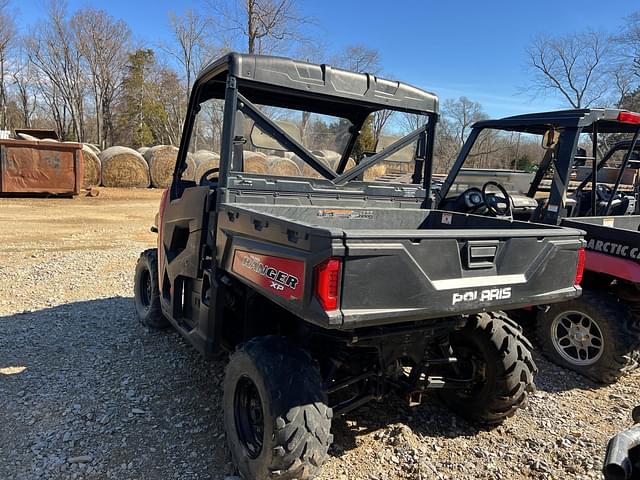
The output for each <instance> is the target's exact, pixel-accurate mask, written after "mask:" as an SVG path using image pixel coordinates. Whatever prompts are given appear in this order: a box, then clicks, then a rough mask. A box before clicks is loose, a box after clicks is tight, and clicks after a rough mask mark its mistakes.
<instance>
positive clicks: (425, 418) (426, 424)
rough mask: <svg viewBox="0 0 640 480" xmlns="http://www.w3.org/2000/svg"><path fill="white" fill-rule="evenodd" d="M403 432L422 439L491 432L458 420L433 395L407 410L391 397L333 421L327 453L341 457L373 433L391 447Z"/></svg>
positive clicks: (485, 428)
mask: <svg viewBox="0 0 640 480" xmlns="http://www.w3.org/2000/svg"><path fill="white" fill-rule="evenodd" d="M405 428H409V429H411V431H412V432H413V433H414V434H417V435H420V436H422V437H434V438H442V437H445V438H456V437H460V436H473V435H476V434H477V433H479V432H480V431H489V430H491V428H490V427H489V428H487V427H483V426H480V425H476V424H472V423H469V422H467V421H466V420H464V419H462V418H460V417H459V416H458V415H456V414H455V413H453V412H452V411H451V410H449V409H448V408H447V407H446V406H445V405H443V404H442V403H441V402H440V401H439V400H438V398H437V397H436V396H435V395H426V396H425V397H424V400H423V403H422V405H420V406H417V407H409V406H407V405H406V404H405V403H404V402H403V401H402V399H400V398H399V397H397V396H395V395H391V396H389V397H388V398H386V399H385V400H384V401H383V402H380V403H378V402H374V403H371V404H369V405H365V406H364V407H361V408H360V409H358V410H356V411H354V412H352V413H350V414H347V415H346V416H345V417H343V418H338V419H334V421H333V433H334V439H335V443H334V445H333V446H332V448H331V450H330V453H331V454H332V455H333V456H340V455H342V453H344V451H347V450H351V449H353V448H355V447H356V446H357V439H358V437H359V436H363V435H367V434H372V433H373V435H374V438H376V439H378V440H381V441H383V442H391V443H394V442H397V438H403V429H405ZM398 436H399V437H398ZM394 444H395V443H394Z"/></svg>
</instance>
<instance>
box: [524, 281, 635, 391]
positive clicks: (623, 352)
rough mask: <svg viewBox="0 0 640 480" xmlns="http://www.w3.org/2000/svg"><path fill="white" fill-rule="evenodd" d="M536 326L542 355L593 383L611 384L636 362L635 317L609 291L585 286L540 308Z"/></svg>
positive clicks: (627, 307) (624, 304)
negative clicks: (565, 299) (544, 309)
mask: <svg viewBox="0 0 640 480" xmlns="http://www.w3.org/2000/svg"><path fill="white" fill-rule="evenodd" d="M536 329H537V337H538V341H539V343H540V345H541V346H542V351H543V353H544V354H545V356H547V357H548V358H549V359H550V360H551V361H553V362H554V363H556V364H558V365H560V366H562V367H565V368H568V369H570V370H574V371H576V372H578V373H580V374H582V375H584V376H585V377H588V378H590V379H592V380H595V381H596V382H600V383H613V382H615V381H616V380H617V379H618V378H620V377H621V376H622V375H624V374H625V373H627V372H629V371H631V370H633V369H634V368H636V367H637V366H638V348H639V342H640V328H639V327H638V319H637V318H636V317H635V315H634V314H633V311H632V309H631V308H630V306H629V305H628V304H626V303H624V302H621V301H620V300H619V299H617V298H616V297H615V296H613V295H610V294H607V293H600V292H596V291H594V290H585V291H584V293H583V294H582V296H581V297H580V298H577V299H575V300H571V301H569V302H565V303H561V304H557V305H552V306H551V308H550V309H549V310H548V311H547V312H541V313H540V315H539V316H538V321H537V326H536Z"/></svg>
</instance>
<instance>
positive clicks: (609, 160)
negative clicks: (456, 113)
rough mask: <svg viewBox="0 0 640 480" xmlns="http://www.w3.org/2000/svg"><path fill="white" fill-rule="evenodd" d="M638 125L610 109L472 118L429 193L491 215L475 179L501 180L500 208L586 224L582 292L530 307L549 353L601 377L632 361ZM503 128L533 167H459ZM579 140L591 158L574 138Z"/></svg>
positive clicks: (638, 299)
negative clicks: (534, 160)
mask: <svg viewBox="0 0 640 480" xmlns="http://www.w3.org/2000/svg"><path fill="white" fill-rule="evenodd" d="M639 133H640V114H637V113H632V112H627V111H623V110H610V109H587V110H567V111H558V112H547V113H536V114H528V115H518V116H515V117H508V118H504V119H501V120H488V121H482V122H478V123H477V124H475V125H474V126H473V128H472V131H471V133H470V135H469V138H468V139H467V141H466V143H465V145H464V146H463V148H462V150H461V151H460V154H459V155H458V158H457V160H456V162H455V164H454V166H453V168H452V169H451V172H450V173H449V175H448V177H447V179H446V180H445V182H444V184H443V187H442V188H441V189H440V191H439V192H438V194H437V197H438V201H437V205H438V207H439V208H443V209H451V210H453V211H457V212H467V213H468V212H473V213H488V214H493V213H494V212H493V210H495V208H496V207H495V205H494V204H492V203H491V202H493V201H494V198H493V197H490V198H488V199H487V202H488V203H487V202H485V199H486V197H485V196H484V195H483V191H482V190H481V189H480V188H479V187H480V185H481V183H483V182H487V181H494V180H500V179H501V178H508V179H509V180H508V181H507V182H504V186H503V188H500V190H501V192H502V193H500V194H499V195H498V198H499V205H498V207H497V208H498V209H499V210H500V213H501V214H502V215H506V216H508V217H513V218H515V219H518V220H528V221H531V222H543V223H547V224H554V225H555V224H560V225H563V226H570V227H573V228H577V229H580V230H583V231H585V232H586V239H587V242H588V244H587V252H586V268H585V274H584V280H583V283H582V285H583V288H584V291H583V295H582V296H581V297H580V298H577V299H574V300H571V301H569V302H565V303H561V304H557V305H553V306H551V307H550V308H545V309H542V310H540V311H539V313H538V315H537V322H536V330H537V337H538V340H539V343H540V345H541V347H542V351H543V352H544V353H545V354H546V356H548V357H549V358H550V359H551V360H553V361H554V362H556V363H557V364H559V365H562V366H564V367H567V368H570V369H572V370H575V371H577V372H579V373H581V374H583V375H585V376H587V377H589V378H591V379H593V380H595V381H598V382H603V383H611V382H614V381H615V380H616V379H618V378H619V377H620V376H621V375H623V374H624V373H625V372H628V371H629V370H631V369H633V368H635V367H637V365H638V359H639V351H638V349H639V347H640V231H639V230H640V215H639V214H640V210H639V208H640V202H638V192H639V190H638V188H639V186H640V180H639V179H638V176H639V174H640V162H638V151H640V142H638V135H639ZM508 135H515V138H514V142H512V144H511V146H512V147H514V146H517V147H519V148H520V149H523V146H524V145H525V144H526V140H525V139H526V137H531V139H532V140H530V142H535V143H536V144H537V145H538V146H539V149H538V150H539V151H538V153H539V156H538V158H539V159H540V161H539V162H538V165H536V166H537V171H536V172H535V174H534V173H531V174H527V173H524V172H513V171H511V172H508V171H505V170H501V169H495V170H489V169H481V170H477V169H469V168H468V167H469V166H473V165H474V163H475V164H477V163H478V155H482V151H483V150H485V151H486V150H487V139H488V138H493V142H494V144H496V142H498V139H499V138H502V140H505V139H506V138H507V136H508ZM581 135H582V137H581ZM625 137H626V139H623V138H625ZM612 140H613V146H612V147H610V148H606V146H605V145H606V142H608V143H611V142H612ZM516 142H517V143H516ZM588 142H590V143H591V146H592V147H593V148H592V152H591V156H587V151H586V149H585V148H582V147H580V146H579V145H585V146H587V147H588V146H589V145H586V144H587V143H588ZM603 147H604V148H603ZM603 149H604V151H605V153H604V155H598V154H599V150H603ZM529 150H531V149H529ZM496 152H497V149H496V148H493V149H492V153H490V154H489V155H488V157H496V156H497V153H496ZM517 156H518V152H515V153H514V155H513V157H511V161H513V160H514V157H517ZM488 160H489V161H490V160H491V158H489V159H488ZM487 163H488V162H487V161H485V162H484V164H485V165H486V164H487ZM489 163H490V162H489ZM465 166H466V167H467V168H463V167H465Z"/></svg>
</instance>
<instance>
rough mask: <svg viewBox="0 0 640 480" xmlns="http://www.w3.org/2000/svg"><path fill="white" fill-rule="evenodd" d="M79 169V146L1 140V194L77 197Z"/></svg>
mask: <svg viewBox="0 0 640 480" xmlns="http://www.w3.org/2000/svg"><path fill="white" fill-rule="evenodd" d="M82 169H83V161H82V145H81V144H79V143H58V142H51V141H25V140H0V193H17V194H20V193H50V194H56V195H78V194H79V193H80V189H81V187H82V179H83V172H82Z"/></svg>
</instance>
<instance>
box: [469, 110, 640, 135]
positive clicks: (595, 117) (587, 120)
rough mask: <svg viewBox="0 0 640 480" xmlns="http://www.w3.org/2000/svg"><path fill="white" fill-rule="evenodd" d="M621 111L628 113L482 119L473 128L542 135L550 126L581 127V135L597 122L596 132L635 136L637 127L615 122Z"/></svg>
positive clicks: (577, 112) (561, 112) (573, 112)
mask: <svg viewBox="0 0 640 480" xmlns="http://www.w3.org/2000/svg"><path fill="white" fill-rule="evenodd" d="M622 112H627V111H626V110H618V109H609V108H586V109H573V110H558V111H553V112H542V113H528V114H525V115H515V116H513V117H505V118H501V119H498V120H483V121H480V122H477V123H475V124H474V125H473V127H474V128H492V129H496V130H507V131H512V132H523V133H534V134H539V135H543V134H544V133H545V132H546V131H547V130H549V128H551V127H554V128H563V127H564V128H569V127H578V128H582V131H583V132H585V133H590V132H592V131H593V125H594V124H596V123H597V129H598V132H599V133H634V132H635V131H636V130H637V129H638V127H639V126H640V125H639V124H638V123H626V122H623V121H620V120H618V116H619V115H620V113H622ZM628 113H632V112H628ZM634 115H637V114H634Z"/></svg>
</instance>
